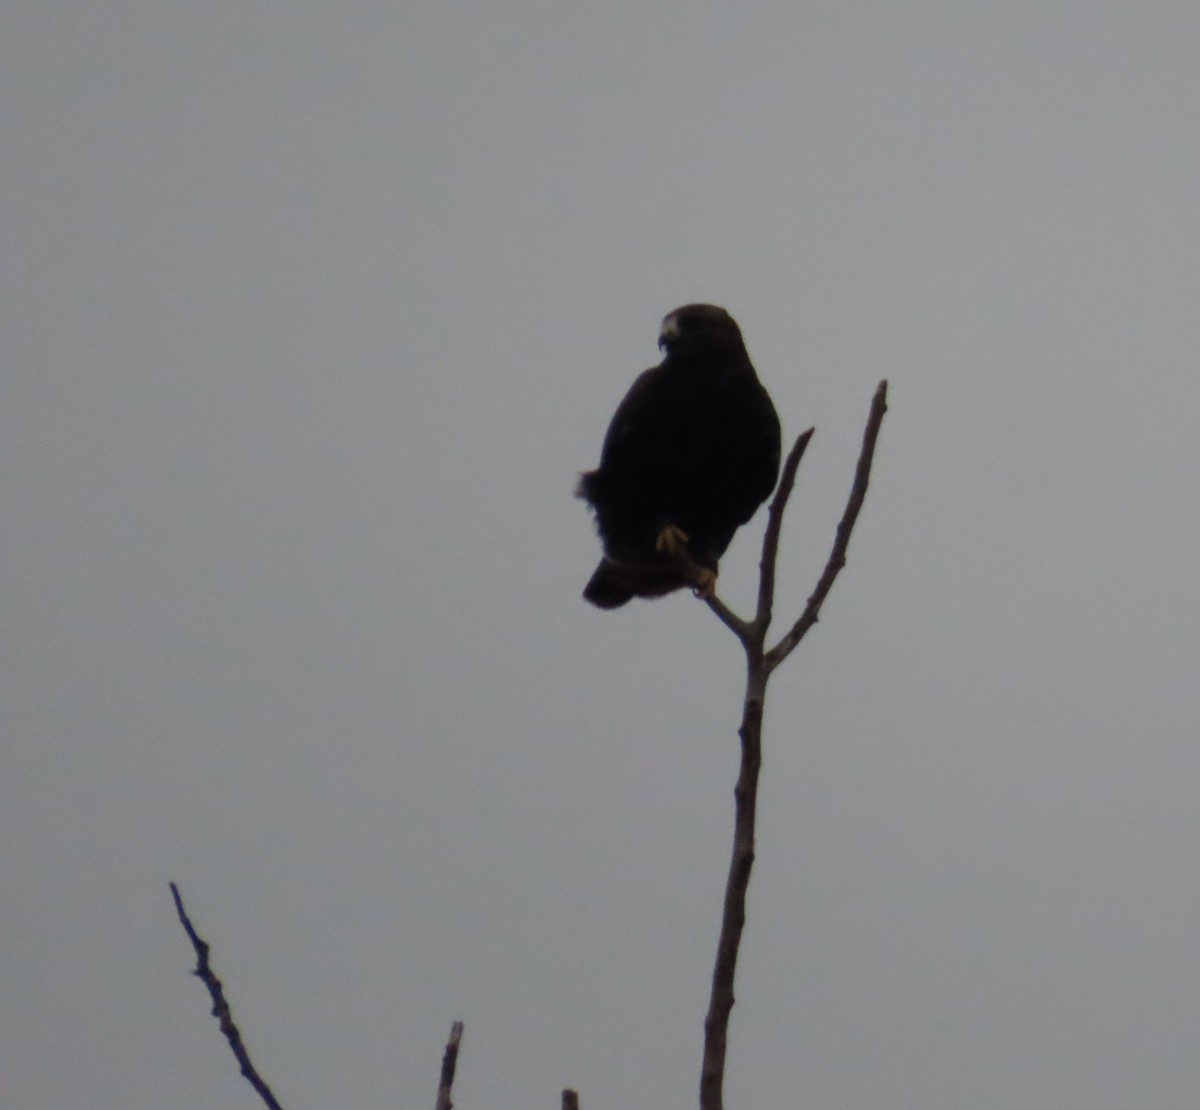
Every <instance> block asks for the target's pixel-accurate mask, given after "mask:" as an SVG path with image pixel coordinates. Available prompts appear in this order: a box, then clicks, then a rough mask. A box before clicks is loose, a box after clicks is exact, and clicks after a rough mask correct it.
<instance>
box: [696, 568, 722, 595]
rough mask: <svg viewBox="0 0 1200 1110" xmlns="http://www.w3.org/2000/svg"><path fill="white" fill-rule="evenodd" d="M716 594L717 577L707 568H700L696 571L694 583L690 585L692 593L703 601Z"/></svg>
mask: <svg viewBox="0 0 1200 1110" xmlns="http://www.w3.org/2000/svg"><path fill="white" fill-rule="evenodd" d="M716 592H717V576H716V574H715V573H714V572H713V571H711V570H709V569H708V568H707V567H700V568H699V569H698V570H697V571H696V578H695V581H694V582H693V583H692V593H693V594H695V595H696V597H698V598H700V599H701V600H703V601H707V600H708V599H709V598H710V597H713V596H715V595H716Z"/></svg>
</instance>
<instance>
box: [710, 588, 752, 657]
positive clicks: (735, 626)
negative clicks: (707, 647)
mask: <svg viewBox="0 0 1200 1110" xmlns="http://www.w3.org/2000/svg"><path fill="white" fill-rule="evenodd" d="M704 601H705V604H707V605H708V607H709V608H710V609H711V610H712V611H713V612H714V613H716V614H717V617H718V619H719V620H720V621H721V623H722V624H723V625H724V626H725V627H726V628H728V629H729V630H730V631H731V632H732V633H733V634H734V635H735V636H736V637H737V638H738V639H739V640H741V641H742V644H743V645H745V644H746V642H747V638H748V637H749V635H750V629H751V626H750V622H749V621H747V620H743V619H742V618H741V617H739V616H738V615H737V613H735V612H734V611H733V610H732V609H730V608H729V606H728V605H726V604H725V602H723V601H722V600H721V599H720V598H719V597H717V595H716V594H713V595H712V596H711V597H706V598H705V599H704Z"/></svg>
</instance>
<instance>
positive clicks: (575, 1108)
mask: <svg viewBox="0 0 1200 1110" xmlns="http://www.w3.org/2000/svg"><path fill="white" fill-rule="evenodd" d="M562 1110H579V1092H578V1091H572V1090H571V1088H570V1087H568V1088H567V1089H566V1090H565V1091H563V1097H562Z"/></svg>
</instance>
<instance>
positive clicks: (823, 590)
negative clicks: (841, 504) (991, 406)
mask: <svg viewBox="0 0 1200 1110" xmlns="http://www.w3.org/2000/svg"><path fill="white" fill-rule="evenodd" d="M886 412H887V382H886V381H882V382H880V383H879V388H878V389H876V390H875V396H874V397H873V398H872V400H871V414H870V416H869V417H868V418H867V426H866V430H865V431H864V432H863V445H862V451H861V452H860V453H859V456H858V466H857V467H856V468H855V471H854V485H853V486H852V487H851V489H850V499H849V501H847V502H846V511H845V512H844V513H843V514H842V519H841V520H840V521H839V522H838V526H837V535H836V538H835V539H834V543H833V550H832V551H831V552H830V553H829V561H828V562H827V563H826V564H825V570H824V571H823V572H822V574H821V577H820V579H819V580H818V581H817V588H816V589H815V590H813V592H812V596H811V597H810V598H809V599H808V604H807V605H805V607H804V612H803V613H801V614H800V619H799V620H797V621H796V623H795V624H794V625H792V627H791V629H790V630H789V631H788V633H787V635H786V636H784V637H783V639H782V640H780V641H779V643H777V644H776V645H775V646H774V647H773V648H772V649H771V650H770V651H769V652H767V657H766V658H767V669H768V671H773V670H774V669H775V668H776V667H778V666H779V664H780V663H782V662H783V661H784V660H785V659H786V658H787V657H788V656H789V655H790V654H791V653H792V650H793V649H794V648H795V646H796V645H797V644H798V643H799V642H800V641H801V640H802V639H804V634H805V633H806V632H807V631H808V630H809V629H810V628H812V626H813V625H814V624H816V623H817V618H818V617H819V616H820V613H821V606H822V605H824V604H825V598H826V597H828V596H829V591H830V590H831V589H832V588H833V583H834V581H835V580H836V578H837V576H838V574H839V572H840V571H841V569H842V567H844V566H845V565H846V548H847V547H848V546H849V544H850V534H851V533H852V532H853V531H854V523H855V521H857V520H858V513H859V510H860V509H861V508H862V505H863V499H864V498H865V497H866V496H867V485H868V484H869V482H870V480H871V463H872V461H873V460H874V458H875V441H876V440H877V439H878V438H879V428H880V425H882V424H883V415H884V413H886Z"/></svg>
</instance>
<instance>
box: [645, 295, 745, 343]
mask: <svg viewBox="0 0 1200 1110" xmlns="http://www.w3.org/2000/svg"><path fill="white" fill-rule="evenodd" d="M658 346H659V348H660V349H661V350H663V351H665V352H666V353H667V355H668V356H671V355H674V356H686V355H688V354H689V353H692V352H696V351H703V350H709V349H712V348H714V347H716V348H726V349H727V348H734V349H743V344H742V333H741V331H740V329H739V328H738V326H737V324H736V323H735V322H734V319H733V317H732V316H730V315H729V313H728V312H726V311H725V310H724V309H723V308H719V307H718V306H717V305H715V304H685V305H684V306H683V307H682V308H677V309H675V311H674V312H670V313H668V314H667V315H666V316H665V317H664V318H663V322H662V329H661V331H659V333H658Z"/></svg>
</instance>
